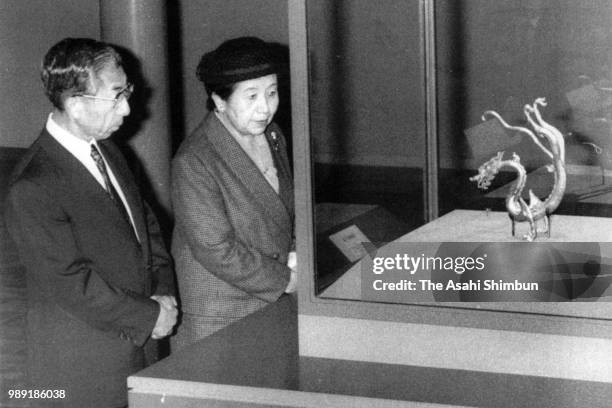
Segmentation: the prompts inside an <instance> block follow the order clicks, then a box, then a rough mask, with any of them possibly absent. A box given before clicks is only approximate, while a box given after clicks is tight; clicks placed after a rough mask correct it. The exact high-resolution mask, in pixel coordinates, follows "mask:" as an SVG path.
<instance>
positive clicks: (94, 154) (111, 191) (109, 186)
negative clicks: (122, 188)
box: [91, 144, 132, 228]
mask: <svg viewBox="0 0 612 408" xmlns="http://www.w3.org/2000/svg"><path fill="white" fill-rule="evenodd" d="M91 158H92V159H93V161H94V162H95V163H96V166H98V170H99V171H100V174H102V178H103V179H104V186H105V188H106V192H107V193H108V196H109V197H110V199H111V200H112V201H113V202H114V203H115V205H116V206H117V208H118V209H119V212H121V215H122V216H123V218H124V219H125V220H126V221H127V222H128V224H130V228H132V221H131V220H130V216H129V214H128V212H127V210H126V208H125V206H124V205H123V200H121V197H119V194H118V193H117V190H115V187H114V186H113V183H111V181H110V178H109V177H108V172H107V171H106V163H104V159H103V158H102V155H101V154H100V151H99V150H98V148H97V147H96V145H94V144H92V145H91Z"/></svg>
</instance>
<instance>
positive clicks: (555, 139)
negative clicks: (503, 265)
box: [470, 98, 566, 241]
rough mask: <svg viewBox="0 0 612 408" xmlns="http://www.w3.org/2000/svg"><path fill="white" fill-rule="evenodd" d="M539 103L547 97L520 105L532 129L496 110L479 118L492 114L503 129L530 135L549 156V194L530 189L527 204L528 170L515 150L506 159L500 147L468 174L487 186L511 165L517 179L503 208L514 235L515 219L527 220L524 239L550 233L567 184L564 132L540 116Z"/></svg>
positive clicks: (541, 104) (543, 102)
mask: <svg viewBox="0 0 612 408" xmlns="http://www.w3.org/2000/svg"><path fill="white" fill-rule="evenodd" d="M539 106H546V100H545V99H544V98H537V99H536V100H535V101H534V103H533V104H532V105H525V107H524V109H523V112H524V113H525V117H526V118H527V122H529V124H530V125H531V127H532V128H533V130H534V131H535V133H534V132H532V131H531V130H530V129H527V128H525V127H521V126H510V125H508V123H506V121H505V120H504V119H503V118H502V117H501V116H500V115H499V114H498V113H497V112H495V111H486V112H485V113H484V114H483V115H482V120H483V121H485V120H487V119H488V118H490V117H493V118H495V119H497V120H498V121H499V123H500V124H501V125H502V126H503V127H504V128H505V129H508V130H511V131H515V132H520V133H522V134H525V135H527V136H529V137H530V138H531V139H532V140H533V141H534V143H535V144H536V145H537V146H538V147H539V148H540V149H541V150H542V151H543V152H544V153H545V154H546V155H547V156H548V157H549V158H550V159H551V160H552V163H551V164H549V165H547V169H548V171H549V172H552V173H554V185H553V188H552V191H551V193H550V194H549V195H548V197H546V199H545V200H544V201H542V200H540V199H539V198H538V197H537V196H536V195H535V194H534V193H533V192H532V191H531V190H529V204H527V203H526V202H525V200H524V199H523V197H522V193H523V189H524V188H525V183H526V182H527V173H526V171H525V168H524V167H523V165H522V164H521V161H520V158H519V156H518V155H517V154H516V153H513V156H512V159H506V160H504V158H503V156H504V152H503V151H502V152H499V153H497V155H496V156H494V157H492V158H491V159H490V160H488V161H487V162H486V163H484V164H483V165H482V166H480V167H479V168H478V174H477V175H475V176H473V177H470V181H475V182H477V183H478V187H479V188H481V189H483V190H486V189H487V188H488V187H489V186H490V185H491V181H492V180H493V179H494V178H495V176H496V175H497V173H498V172H499V170H500V169H501V168H502V167H511V168H513V169H514V170H516V172H517V173H518V179H517V181H516V183H515V184H514V185H513V187H512V189H511V191H510V193H509V194H508V196H507V197H506V208H507V210H508V214H509V215H510V218H511V220H512V236H515V223H516V222H525V221H527V222H528V223H529V232H528V233H527V234H526V235H525V236H524V239H526V240H527V241H533V240H534V239H536V237H537V235H538V233H539V232H543V233H545V234H546V236H547V237H550V224H551V223H550V215H551V214H552V213H553V212H554V211H555V210H556V209H557V207H558V206H559V204H560V203H561V199H562V198H563V194H564V193H565V185H566V174H565V140H564V138H563V134H561V132H559V130H558V129H556V128H555V127H554V126H552V125H550V124H549V123H547V122H545V121H544V120H543V119H542V115H541V114H540V110H539ZM540 139H544V140H546V141H547V142H548V146H549V148H546V147H545V146H544V145H543V144H542V142H541V141H540ZM538 220H543V221H544V229H543V230H542V231H538V229H537V222H538Z"/></svg>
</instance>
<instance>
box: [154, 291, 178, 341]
mask: <svg viewBox="0 0 612 408" xmlns="http://www.w3.org/2000/svg"><path fill="white" fill-rule="evenodd" d="M151 299H153V300H155V301H156V302H157V303H159V306H160V308H159V316H158V317H157V322H155V327H154V328H153V332H152V333H151V338H152V339H161V338H162V337H166V336H167V335H169V334H170V333H171V332H172V328H173V327H174V325H175V324H176V318H177V316H178V309H177V308H176V306H177V303H176V299H175V298H174V296H158V295H153V296H151Z"/></svg>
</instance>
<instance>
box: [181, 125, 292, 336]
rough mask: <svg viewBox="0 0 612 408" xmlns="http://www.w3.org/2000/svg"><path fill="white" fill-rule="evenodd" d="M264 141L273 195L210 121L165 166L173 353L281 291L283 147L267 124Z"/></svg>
mask: <svg viewBox="0 0 612 408" xmlns="http://www.w3.org/2000/svg"><path fill="white" fill-rule="evenodd" d="M266 138H267V140H268V144H269V146H270V151H271V153H272V156H273V160H274V163H275V167H276V169H277V175H278V179H279V193H278V194H277V193H276V192H275V191H274V189H273V188H272V187H271V186H270V184H269V183H268V182H267V181H266V179H265V178H264V176H263V175H262V174H261V172H260V170H259V169H258V168H257V167H256V165H255V164H254V163H253V161H252V160H251V159H250V158H249V156H248V155H247V154H246V153H245V152H244V150H242V148H241V147H240V145H239V144H238V142H236V140H235V139H234V138H233V137H232V136H231V135H230V133H229V132H228V131H227V129H226V128H225V127H224V126H223V124H222V123H221V122H220V121H219V119H218V118H217V117H216V116H215V115H214V114H213V113H210V114H208V116H207V117H206V118H205V119H204V121H203V122H202V123H201V124H200V125H199V127H198V128H197V129H196V130H195V131H194V132H193V133H192V134H191V135H190V136H189V137H188V138H187V139H186V140H185V141H184V142H183V144H182V145H181V147H180V149H179V151H178V152H177V154H176V156H175V158H174V160H173V163H172V203H173V208H174V215H175V227H174V234H173V241H172V255H173V257H174V259H175V263H176V271H177V280H178V285H179V293H180V296H181V310H182V312H183V316H182V322H181V325H180V326H179V327H178V329H177V336H176V337H175V338H173V339H172V342H173V343H172V344H173V348H180V347H182V346H185V345H187V344H189V343H192V342H194V341H195V340H197V339H200V338H202V337H205V336H207V335H209V334H211V333H213V332H214V331H216V330H219V329H220V328H222V327H224V326H226V325H228V324H229V323H231V322H233V321H235V320H237V319H239V318H241V317H244V316H246V315H248V314H249V313H252V312H254V311H256V310H258V309H260V308H261V307H263V306H265V305H266V304H268V303H270V302H274V301H275V300H277V299H278V298H279V297H280V296H281V295H282V294H283V293H284V290H285V289H286V287H287V284H288V282H289V279H290V269H289V268H288V267H287V257H288V253H289V252H290V251H291V249H292V244H293V218H294V210H293V183H292V178H291V170H290V167H289V160H288V158H287V153H286V144H285V139H284V137H283V135H282V133H281V131H280V129H279V128H278V126H276V125H275V124H274V123H272V124H271V125H270V126H268V129H267V130H266Z"/></svg>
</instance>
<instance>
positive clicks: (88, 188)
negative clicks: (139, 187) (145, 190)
mask: <svg viewBox="0 0 612 408" xmlns="http://www.w3.org/2000/svg"><path fill="white" fill-rule="evenodd" d="M40 146H41V147H42V148H43V149H44V150H45V151H46V152H47V153H48V155H49V157H51V158H53V159H54V160H55V161H56V164H57V165H58V167H59V168H61V169H63V170H64V174H65V178H66V180H67V182H68V183H69V184H70V185H71V186H75V187H74V188H76V189H77V191H79V192H81V193H82V195H83V196H88V197H92V198H93V201H94V202H95V203H96V204H95V205H96V208H101V210H102V209H103V211H106V212H109V216H111V217H115V218H117V222H118V223H119V222H121V223H125V221H124V219H123V216H122V215H121V213H120V211H119V209H118V208H117V207H116V205H115V204H114V203H113V202H112V201H111V199H110V197H109V196H108V194H107V192H106V190H105V189H104V188H103V187H102V186H101V185H100V183H98V181H97V180H96V179H95V177H94V176H93V175H92V174H91V173H90V172H89V171H88V170H87V169H86V168H85V167H84V166H83V164H82V163H81V162H80V161H79V160H78V159H77V158H76V157H74V156H73V155H72V154H71V153H70V152H69V151H67V150H66V149H64V147H62V145H60V144H59V143H58V142H57V141H56V140H55V139H54V138H53V137H52V136H51V135H50V134H49V133H48V132H47V131H46V130H44V131H43V133H42V134H41V137H40ZM103 150H104V151H103V154H104V157H105V158H107V160H108V156H109V155H108V154H107V149H104V148H103ZM111 160H112V159H111ZM112 161H113V163H114V161H115V160H112ZM111 166H113V173H114V174H115V176H116V177H117V178H119V177H121V176H119V175H118V173H119V171H115V167H116V166H114V164H111ZM120 183H121V181H120ZM121 187H122V189H123V185H122V186H121ZM123 190H124V194H126V195H128V194H127V193H126V192H125V190H126V189H123ZM131 201H133V200H130V199H129V198H128V202H130V206H132V202H131ZM99 203H106V205H104V206H100V205H99ZM134 211H135V210H132V212H134ZM135 218H142V217H136V216H135ZM125 224H126V228H127V227H129V228H131V226H130V225H127V223H125ZM126 231H127V229H126ZM138 233H139V234H141V229H138ZM132 235H133V234H132ZM140 236H142V235H140Z"/></svg>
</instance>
